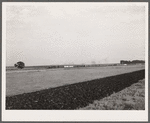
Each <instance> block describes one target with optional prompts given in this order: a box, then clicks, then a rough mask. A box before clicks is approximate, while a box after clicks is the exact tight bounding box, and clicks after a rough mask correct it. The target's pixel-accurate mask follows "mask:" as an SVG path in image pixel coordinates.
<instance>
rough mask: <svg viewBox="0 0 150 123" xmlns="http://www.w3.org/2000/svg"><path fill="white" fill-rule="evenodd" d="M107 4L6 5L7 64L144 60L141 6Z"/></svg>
mask: <svg viewBox="0 0 150 123" xmlns="http://www.w3.org/2000/svg"><path fill="white" fill-rule="evenodd" d="M112 5H113V6H112ZM112 5H111V6H109V5H108V4H105V5H104V4H101V3H98V2H96V3H46V4H42V3H41V5H39V4H36V3H34V4H33V3H30V5H29V4H28V5H26V4H22V5H14V4H13V5H11V4H9V5H7V8H6V16H7V18H6V32H7V33H6V50H7V53H6V65H7V66H13V65H14V64H15V63H16V62H17V61H23V62H24V63H25V64H26V66H30V65H51V64H70V63H74V64H82V63H85V64H89V63H92V62H95V63H119V62H120V60H134V59H140V60H144V58H145V7H144V6H137V5H135V4H129V5H126V6H125V5H124V4H123V3H121V4H120V5H117V6H116V4H115V3H114V4H112Z"/></svg>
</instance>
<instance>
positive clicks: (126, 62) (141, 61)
mask: <svg viewBox="0 0 150 123" xmlns="http://www.w3.org/2000/svg"><path fill="white" fill-rule="evenodd" d="M140 63H141V64H143V63H145V61H144V60H133V61H126V60H121V61H120V64H140Z"/></svg>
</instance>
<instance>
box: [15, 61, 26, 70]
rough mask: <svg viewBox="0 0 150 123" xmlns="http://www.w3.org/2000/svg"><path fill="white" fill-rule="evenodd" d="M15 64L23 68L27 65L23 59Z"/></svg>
mask: <svg viewBox="0 0 150 123" xmlns="http://www.w3.org/2000/svg"><path fill="white" fill-rule="evenodd" d="M14 66H15V67H17V68H20V69H22V68H24V67H25V64H24V63H23V62H22V61H19V62H17V63H16V64H14Z"/></svg>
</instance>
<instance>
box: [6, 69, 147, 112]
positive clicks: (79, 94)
mask: <svg viewBox="0 0 150 123" xmlns="http://www.w3.org/2000/svg"><path fill="white" fill-rule="evenodd" d="M144 77H145V70H140V71H135V72H132V73H126V74H121V75H117V76H111V77H106V78H101V79H95V80H91V81H86V82H82V83H75V84H71V85H65V86H61V87H56V88H50V89H46V90H41V91H36V92H32V93H24V94H19V95H15V96H10V97H6V109H33V110H34V109H41V110H43V109H45V110H50V109H53V110H73V109H77V108H81V107H85V106H87V105H88V104H89V103H92V102H93V101H94V100H99V99H102V98H104V97H106V96H109V95H111V94H112V93H114V92H115V93H116V92H118V91H121V90H123V89H124V88H126V87H129V86H131V85H132V84H133V83H136V82H138V80H141V79H143V78H144Z"/></svg>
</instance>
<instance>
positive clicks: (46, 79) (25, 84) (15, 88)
mask: <svg viewBox="0 0 150 123" xmlns="http://www.w3.org/2000/svg"><path fill="white" fill-rule="evenodd" d="M141 69H144V65H129V66H107V67H89V68H72V69H45V70H33V71H32V70H29V71H28V70H23V71H19V72H18V71H7V72H6V95H7V96H11V95H17V94H22V93H28V92H33V91H38V90H42V89H47V88H53V87H58V86H62V85H68V84H73V83H78V82H84V81H88V80H93V79H97V78H103V77H108V76H114V75H118V74H123V73H128V72H133V71H137V70H141Z"/></svg>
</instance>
